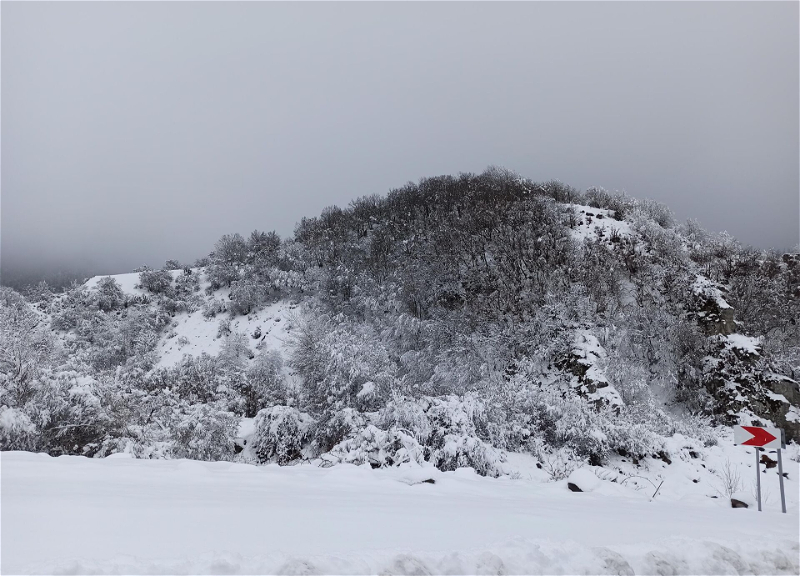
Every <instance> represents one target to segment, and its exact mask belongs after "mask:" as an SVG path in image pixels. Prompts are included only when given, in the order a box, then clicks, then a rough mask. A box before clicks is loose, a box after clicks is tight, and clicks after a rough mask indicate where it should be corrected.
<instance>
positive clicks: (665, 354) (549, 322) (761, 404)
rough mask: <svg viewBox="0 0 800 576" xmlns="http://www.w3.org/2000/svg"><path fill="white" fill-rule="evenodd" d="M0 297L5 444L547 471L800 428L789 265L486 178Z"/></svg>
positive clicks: (794, 284) (436, 181) (396, 193)
mask: <svg viewBox="0 0 800 576" xmlns="http://www.w3.org/2000/svg"><path fill="white" fill-rule="evenodd" d="M0 310H2V316H1V317H0V337H2V339H3V346H2V350H3V357H2V359H0V378H2V387H0V392H1V393H2V395H1V396H0V411H2V412H0V423H2V427H0V442H1V443H2V444H1V445H2V448H3V449H17V450H34V451H43V452H47V453H50V454H52V455H59V454H82V455H86V456H94V457H102V456H106V455H110V454H114V453H119V452H125V453H129V454H131V455H134V456H136V457H141V458H190V459H201V460H237V461H243V462H251V463H269V462H277V463H279V464H289V463H297V462H301V461H302V462H313V463H316V464H318V465H323V466H329V465H332V464H336V463H354V464H369V465H370V466H372V467H374V468H382V467H392V466H398V465H400V464H404V463H414V464H418V465H423V464H433V465H434V466H436V467H437V468H439V469H440V470H443V471H448V470H455V469H457V468H460V467H465V466H469V467H472V468H473V469H475V470H476V471H477V472H478V473H479V474H482V475H490V476H502V475H504V474H508V473H509V470H508V467H507V464H508V462H510V461H513V460H514V457H515V456H514V455H515V454H526V455H530V456H532V457H533V458H534V459H535V460H536V461H537V462H538V463H539V464H540V465H541V466H542V467H543V468H546V469H548V470H550V476H551V477H552V478H553V479H560V478H562V477H563V476H565V475H567V474H568V472H569V470H571V469H573V468H575V467H578V466H584V465H593V466H605V467H613V466H615V463H616V462H618V460H619V459H621V458H622V459H626V461H629V462H631V463H634V466H636V465H641V463H642V462H645V461H647V459H651V460H652V459H659V460H661V461H663V462H667V461H673V460H675V459H676V455H675V454H671V453H670V452H669V450H670V446H672V445H671V444H670V439H671V438H674V437H675V435H676V434H680V435H683V436H684V437H687V438H691V439H692V441H693V442H695V443H696V444H697V445H698V446H699V447H706V448H710V447H713V446H714V445H715V444H717V443H718V442H719V441H720V438H722V437H723V436H724V434H725V432H724V431H725V430H728V429H729V427H730V426H731V425H732V424H735V423H745V424H747V423H755V424H759V423H761V424H774V425H777V426H779V427H781V428H783V429H784V430H785V431H786V433H787V439H788V440H789V441H792V440H794V441H796V440H797V439H798V438H800V388H798V384H797V381H796V379H797V377H798V375H799V374H800V322H798V320H800V256H798V255H797V254H777V253H773V252H768V251H756V250H753V249H751V248H747V247H743V246H741V245H739V244H738V243H737V242H736V241H735V240H734V239H733V238H731V237H729V236H728V235H726V234H711V233H708V232H706V231H704V230H702V228H700V227H699V226H698V225H697V224H696V223H694V222H689V223H686V224H680V225H679V224H676V223H675V222H674V219H673V217H672V215H671V213H670V212H669V210H668V209H666V208H665V207H664V206H661V205H658V204H656V203H653V202H649V201H638V200H635V199H632V198H629V197H627V196H621V195H612V194H609V193H607V192H605V191H602V190H596V189H592V190H589V191H587V192H585V193H581V192H578V191H576V190H574V189H572V188H569V187H568V186H564V185H563V184H560V183H557V182H548V183H541V184H540V183H534V182H531V181H529V180H525V179H522V178H519V177H518V176H516V175H513V174H510V173H507V172H504V171H501V170H490V171H487V172H486V173H484V174H480V175H471V174H463V175H459V176H457V177H451V176H444V177H437V178H430V179H425V180H422V181H421V182H420V183H419V184H408V185H406V186H405V187H402V188H400V189H397V190H393V191H392V192H390V193H389V194H388V195H387V196H386V197H378V196H369V197H364V198H361V199H359V200H357V201H354V202H353V203H352V204H351V205H350V206H349V207H348V208H346V209H340V208H337V207H332V208H329V209H326V210H325V211H324V212H323V213H322V214H321V215H320V216H319V217H315V218H306V219H303V220H302V221H301V222H300V223H299V224H298V225H297V228H296V231H295V234H294V237H293V238H289V239H280V238H279V237H278V236H277V235H276V234H274V233H261V232H254V233H253V234H251V235H250V236H249V237H248V238H244V237H242V236H240V235H238V234H232V235H226V236H224V237H223V238H221V239H220V240H219V242H217V244H216V246H215V247H214V250H213V252H212V253H211V254H210V255H209V257H208V258H204V259H201V260H200V261H198V262H196V263H194V265H191V266H190V265H183V266H182V265H180V264H178V263H176V262H168V263H167V265H166V266H165V269H164V270H149V269H142V270H139V271H137V272H135V273H132V274H126V275H119V276H113V277H98V278H93V279H90V280H89V281H88V282H86V283H85V284H83V285H76V286H74V287H72V288H71V289H69V290H67V291H65V292H63V293H61V294H52V293H50V292H49V291H48V290H47V288H46V287H44V286H39V287H38V288H36V289H32V290H30V291H28V292H27V293H26V296H25V297H22V296H20V295H18V294H16V293H14V292H12V291H10V290H4V291H3V295H2V308H0Z"/></svg>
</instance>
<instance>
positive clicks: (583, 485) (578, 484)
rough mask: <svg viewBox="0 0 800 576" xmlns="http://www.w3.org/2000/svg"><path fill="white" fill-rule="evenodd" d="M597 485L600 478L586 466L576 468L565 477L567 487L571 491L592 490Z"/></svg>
mask: <svg viewBox="0 0 800 576" xmlns="http://www.w3.org/2000/svg"><path fill="white" fill-rule="evenodd" d="M599 485H600V479H599V478H598V477H597V476H595V475H594V473H593V472H592V471H591V470H589V469H588V468H578V469H577V470H574V471H573V472H572V474H570V475H569V478H567V488H569V489H570V490H572V491H573V492H592V491H593V490H594V489H595V488H597V487H598V486H599ZM576 488H577V490H576Z"/></svg>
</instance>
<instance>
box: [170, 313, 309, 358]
mask: <svg viewBox="0 0 800 576" xmlns="http://www.w3.org/2000/svg"><path fill="white" fill-rule="evenodd" d="M296 308H297V306H296V305H295V304H292V303H290V302H288V301H286V300H280V301H278V302H274V303H273V304H270V305H268V306H266V307H264V308H261V309H260V310H258V311H257V312H253V313H251V314H248V315H247V316H237V317H235V318H232V319H231V331H233V332H241V333H242V334H244V335H245V336H247V343H248V346H249V348H250V349H251V351H253V352H254V353H255V352H256V349H257V348H259V349H261V350H277V351H279V352H282V351H283V348H284V345H285V344H286V339H287V337H288V330H289V326H290V325H291V316H292V312H293V311H294V310H295V309H296ZM223 318H228V314H227V313H226V314H221V315H220V316H219V317H216V318H204V317H203V314H202V312H201V311H200V310H198V311H195V312H192V313H191V314H187V313H185V312H184V313H181V314H176V315H175V318H174V320H173V323H172V326H171V327H170V328H168V329H167V331H166V333H165V334H164V335H163V336H162V337H161V340H160V341H159V343H158V346H157V347H156V352H157V353H158V355H159V357H160V359H159V362H158V364H157V366H158V367H167V366H174V365H175V364H177V363H178V362H180V360H181V358H182V357H183V355H184V354H188V355H190V356H199V355H200V354H202V353H203V352H205V353H207V354H211V355H212V356H213V355H216V354H218V353H219V351H220V349H221V347H222V343H223V339H222V338H218V337H217V331H218V329H219V323H220V321H221V320H222V319H223ZM254 335H257V336H258V337H256V338H254V337H253V336H254Z"/></svg>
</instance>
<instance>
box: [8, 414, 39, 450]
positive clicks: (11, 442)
mask: <svg viewBox="0 0 800 576" xmlns="http://www.w3.org/2000/svg"><path fill="white" fill-rule="evenodd" d="M36 441H37V437H36V426H34V424H33V422H31V420H30V418H28V416H27V415H26V414H25V413H24V412H23V411H22V410H19V409H17V408H9V407H8V406H0V450H33V449H34V448H35V446H36V443H37V442H36Z"/></svg>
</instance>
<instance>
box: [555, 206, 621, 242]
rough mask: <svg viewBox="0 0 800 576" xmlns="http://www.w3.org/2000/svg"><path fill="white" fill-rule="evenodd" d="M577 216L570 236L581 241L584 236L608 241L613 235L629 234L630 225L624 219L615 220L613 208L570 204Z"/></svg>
mask: <svg viewBox="0 0 800 576" xmlns="http://www.w3.org/2000/svg"><path fill="white" fill-rule="evenodd" d="M569 207H570V209H572V210H573V211H574V213H575V216H576V218H577V226H575V228H573V229H572V237H573V238H575V239H576V240H579V241H583V240H584V239H586V238H591V239H593V240H596V239H598V238H602V239H604V240H606V241H610V239H611V238H612V236H613V235H615V234H616V235H619V236H620V237H622V236H630V235H631V234H632V231H631V226H630V224H629V223H628V222H625V221H624V220H615V219H614V211H613V210H604V209H603V208H593V207H592V206H583V205H581V204H570V205H569Z"/></svg>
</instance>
